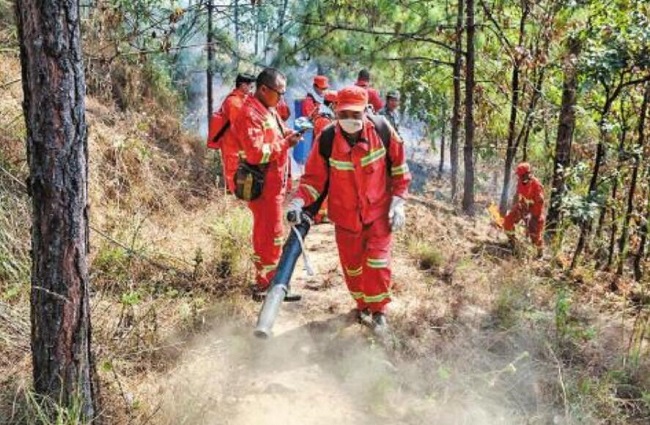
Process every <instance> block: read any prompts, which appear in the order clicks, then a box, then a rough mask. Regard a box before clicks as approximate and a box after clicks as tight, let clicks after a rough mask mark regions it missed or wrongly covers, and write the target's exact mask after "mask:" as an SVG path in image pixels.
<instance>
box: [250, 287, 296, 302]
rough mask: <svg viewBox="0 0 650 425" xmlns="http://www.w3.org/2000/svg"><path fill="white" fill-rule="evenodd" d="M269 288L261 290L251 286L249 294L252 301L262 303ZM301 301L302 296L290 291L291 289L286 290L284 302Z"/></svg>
mask: <svg viewBox="0 0 650 425" xmlns="http://www.w3.org/2000/svg"><path fill="white" fill-rule="evenodd" d="M269 287H270V286H267V287H266V288H264V289H262V288H261V287H260V286H259V285H252V286H251V294H252V297H253V301H255V302H258V303H259V302H262V301H264V299H265V298H266V293H267V291H268V290H269ZM300 300H302V295H300V294H297V293H295V292H292V291H291V288H287V293H286V295H285V296H284V300H283V301H284V302H296V301H300Z"/></svg>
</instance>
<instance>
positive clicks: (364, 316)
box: [357, 308, 372, 324]
mask: <svg viewBox="0 0 650 425" xmlns="http://www.w3.org/2000/svg"><path fill="white" fill-rule="evenodd" d="M357 322H359V323H361V324H370V323H371V322H372V313H370V310H369V309H367V308H364V309H362V310H359V309H357Z"/></svg>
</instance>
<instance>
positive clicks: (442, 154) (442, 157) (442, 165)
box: [438, 108, 447, 178]
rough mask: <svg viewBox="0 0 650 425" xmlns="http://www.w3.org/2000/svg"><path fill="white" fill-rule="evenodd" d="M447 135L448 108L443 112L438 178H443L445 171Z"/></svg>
mask: <svg viewBox="0 0 650 425" xmlns="http://www.w3.org/2000/svg"><path fill="white" fill-rule="evenodd" d="M446 135H447V108H443V111H442V132H441V134H440V164H438V178H442V174H443V172H444V170H445V137H446Z"/></svg>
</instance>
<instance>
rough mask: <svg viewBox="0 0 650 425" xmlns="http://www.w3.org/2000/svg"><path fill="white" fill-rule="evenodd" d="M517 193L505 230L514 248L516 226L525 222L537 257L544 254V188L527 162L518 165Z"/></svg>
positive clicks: (505, 223) (506, 220)
mask: <svg viewBox="0 0 650 425" xmlns="http://www.w3.org/2000/svg"><path fill="white" fill-rule="evenodd" d="M515 172H516V174H517V193H516V194H515V199H514V201H513V205H512V209H511V210H510V211H509V212H508V214H506V216H505V218H504V220H503V229H504V230H505V232H506V235H508V239H509V240H510V243H511V244H512V246H513V247H515V246H516V243H517V239H516V236H515V225H516V224H517V223H519V222H520V221H522V220H524V222H525V224H526V230H527V232H528V236H529V237H530V240H531V242H532V243H533V244H534V245H535V247H536V248H537V257H538V258H541V257H542V256H543V254H544V240H543V238H542V235H543V233H544V224H545V220H544V186H542V184H541V183H540V181H539V180H537V178H535V177H534V176H533V172H532V169H531V166H530V164H529V163H527V162H522V163H521V164H519V165H517V168H516V171H515Z"/></svg>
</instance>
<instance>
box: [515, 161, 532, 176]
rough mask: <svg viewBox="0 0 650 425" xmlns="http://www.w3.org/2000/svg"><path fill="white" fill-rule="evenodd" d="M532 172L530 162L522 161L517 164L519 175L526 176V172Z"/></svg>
mask: <svg viewBox="0 0 650 425" xmlns="http://www.w3.org/2000/svg"><path fill="white" fill-rule="evenodd" d="M530 172H531V168H530V164H529V163H527V162H522V163H521V164H519V165H517V170H516V171H515V173H517V177H521V176H524V175H526V174H529V173H530Z"/></svg>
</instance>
